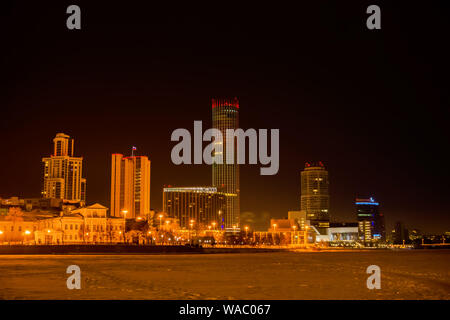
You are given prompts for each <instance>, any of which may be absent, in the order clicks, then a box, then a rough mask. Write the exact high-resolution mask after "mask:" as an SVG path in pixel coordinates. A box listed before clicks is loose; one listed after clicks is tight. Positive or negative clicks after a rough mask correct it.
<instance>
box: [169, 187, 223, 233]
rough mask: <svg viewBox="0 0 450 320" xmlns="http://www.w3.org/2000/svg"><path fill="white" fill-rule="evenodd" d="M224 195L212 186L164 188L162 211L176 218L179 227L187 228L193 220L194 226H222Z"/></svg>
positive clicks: (203, 227) (205, 227)
mask: <svg viewBox="0 0 450 320" xmlns="http://www.w3.org/2000/svg"><path fill="white" fill-rule="evenodd" d="M225 206H226V196H225V195H224V194H223V193H220V192H217V188H214V187H188V188H164V189H163V207H164V212H165V213H166V214H167V215H168V216H169V217H171V218H175V219H177V220H178V222H179V225H180V227H181V228H185V229H189V228H190V221H191V220H194V224H195V227H196V228H200V229H207V228H208V226H212V227H213V228H214V229H219V228H222V225H223V223H222V220H223V217H224V213H225Z"/></svg>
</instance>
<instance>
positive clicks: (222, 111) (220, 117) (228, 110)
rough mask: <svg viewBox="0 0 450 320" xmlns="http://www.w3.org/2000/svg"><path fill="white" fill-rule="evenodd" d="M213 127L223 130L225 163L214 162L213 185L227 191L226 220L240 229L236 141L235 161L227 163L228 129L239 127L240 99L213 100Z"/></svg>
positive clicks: (229, 224)
mask: <svg viewBox="0 0 450 320" xmlns="http://www.w3.org/2000/svg"><path fill="white" fill-rule="evenodd" d="M212 120H213V128H215V129H218V130H220V131H221V132H222V136H223V142H222V147H223V149H222V152H223V155H222V157H223V164H216V163H213V164H212V185H213V187H216V188H217V190H218V191H219V192H222V193H225V194H226V195H227V196H226V207H225V210H224V212H225V215H224V222H225V228H226V229H227V230H229V231H236V230H239V224H240V190H239V165H238V164H237V158H236V157H237V143H234V158H235V159H234V162H233V163H227V151H228V150H227V139H226V130H227V129H235V130H236V129H238V127H239V101H238V99H237V98H234V99H217V100H216V99H213V100H212Z"/></svg>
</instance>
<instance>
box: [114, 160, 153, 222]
mask: <svg viewBox="0 0 450 320" xmlns="http://www.w3.org/2000/svg"><path fill="white" fill-rule="evenodd" d="M149 212H150V160H148V158H147V157H146V156H131V157H124V156H123V155H122V154H118V153H115V154H113V155H112V164H111V216H113V217H123V216H124V215H125V216H126V218H136V217H138V216H146V215H147V214H149Z"/></svg>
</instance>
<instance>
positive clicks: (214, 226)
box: [212, 222, 216, 230]
mask: <svg viewBox="0 0 450 320" xmlns="http://www.w3.org/2000/svg"><path fill="white" fill-rule="evenodd" d="M212 225H213V229H214V230H216V223H215V222H213V223H212Z"/></svg>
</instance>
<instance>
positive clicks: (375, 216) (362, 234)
mask: <svg viewBox="0 0 450 320" xmlns="http://www.w3.org/2000/svg"><path fill="white" fill-rule="evenodd" d="M355 205H356V215H357V219H358V237H359V240H360V241H361V242H362V243H364V245H365V246H374V245H376V244H377V243H379V242H382V241H385V240H386V232H385V226H384V216H383V214H382V213H380V209H379V208H380V204H379V203H378V202H376V201H375V199H374V198H372V197H370V198H357V199H356V201H355Z"/></svg>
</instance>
